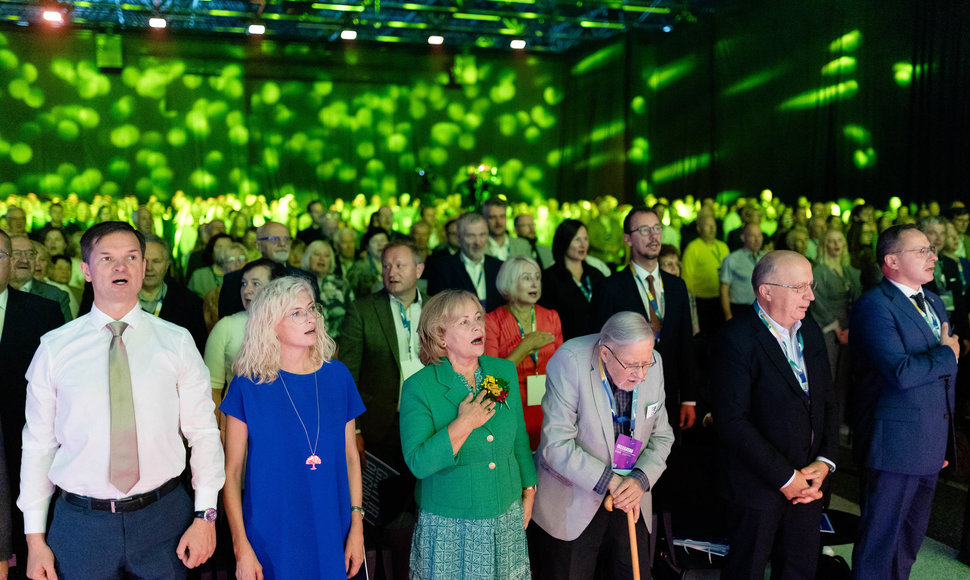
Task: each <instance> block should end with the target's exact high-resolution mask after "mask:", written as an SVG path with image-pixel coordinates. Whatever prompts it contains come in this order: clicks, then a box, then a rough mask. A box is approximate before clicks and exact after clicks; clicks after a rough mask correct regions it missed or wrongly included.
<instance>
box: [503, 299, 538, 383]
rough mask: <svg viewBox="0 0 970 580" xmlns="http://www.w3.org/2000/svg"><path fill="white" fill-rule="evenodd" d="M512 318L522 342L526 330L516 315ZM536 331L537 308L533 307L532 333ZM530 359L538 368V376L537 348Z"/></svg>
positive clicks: (531, 353)
mask: <svg viewBox="0 0 970 580" xmlns="http://www.w3.org/2000/svg"><path fill="white" fill-rule="evenodd" d="M511 313H512V311H511V310H509V314H511ZM512 318H513V319H514V320H515V325H516V326H518V327H519V336H520V337H521V338H522V340H525V329H524V328H522V325H521V324H519V319H518V318H515V315H514V314H512ZM535 331H536V307H535V306H533V307H532V332H535ZM529 358H531V359H532V364H534V365H535V366H536V374H539V349H538V348H537V349H535V350H534V351H532V352H530V353H529Z"/></svg>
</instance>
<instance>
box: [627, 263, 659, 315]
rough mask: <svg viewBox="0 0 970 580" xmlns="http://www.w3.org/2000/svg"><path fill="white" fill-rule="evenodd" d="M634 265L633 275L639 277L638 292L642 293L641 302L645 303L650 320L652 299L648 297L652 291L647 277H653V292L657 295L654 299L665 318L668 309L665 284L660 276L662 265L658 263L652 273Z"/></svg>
mask: <svg viewBox="0 0 970 580" xmlns="http://www.w3.org/2000/svg"><path fill="white" fill-rule="evenodd" d="M632 265H633V275H634V276H636V277H637V292H639V293H640V300H642V301H643V308H644V310H645V311H646V312H647V318H648V319H649V318H650V303H649V300H650V297H649V296H647V291H648V290H649V289H650V286H648V285H647V276H653V290H654V292H656V293H657V295H656V296H654V297H653V298H654V300H655V301H656V304H657V311H658V312H659V313H660V316H661V318H663V316H664V314H666V312H665V311H666V310H667V307H666V303H665V301H664V283H663V280H662V279H661V276H660V263H659V262H658V263H657V265H656V266H655V267H654V269H653V271H652V272H647V271H646V270H645V269H644V268H642V267H640V266H639V265H638V264H636V263H633V264H632Z"/></svg>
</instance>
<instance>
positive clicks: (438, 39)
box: [428, 35, 445, 44]
mask: <svg viewBox="0 0 970 580" xmlns="http://www.w3.org/2000/svg"><path fill="white" fill-rule="evenodd" d="M444 43H445V37H444V36H438V35H434V36H429V37H428V44H444Z"/></svg>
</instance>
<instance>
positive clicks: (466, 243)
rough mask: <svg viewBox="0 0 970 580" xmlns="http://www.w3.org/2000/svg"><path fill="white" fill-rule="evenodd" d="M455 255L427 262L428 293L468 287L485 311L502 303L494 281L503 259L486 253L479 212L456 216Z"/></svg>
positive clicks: (485, 231) (485, 233)
mask: <svg viewBox="0 0 970 580" xmlns="http://www.w3.org/2000/svg"><path fill="white" fill-rule="evenodd" d="M458 243H459V246H460V248H461V249H460V250H459V252H458V253H457V254H453V255H450V256H445V255H443V256H441V257H440V258H438V259H436V260H434V261H433V264H429V267H428V272H427V273H426V275H425V277H426V278H427V279H428V294H430V295H432V296H434V295H435V294H437V293H438V292H441V291H442V290H468V291H469V292H471V293H472V294H475V295H476V296H478V299H479V300H480V301H481V302H482V306H483V307H484V308H485V311H486V312H491V311H492V310H495V309H496V308H498V307H499V306H501V305H503V304H505V300H504V299H503V298H502V295H501V294H499V291H498V287H497V286H496V285H495V280H496V278H498V271H499V268H501V267H502V261H501V260H499V259H498V258H493V257H492V256H487V255H485V249H486V248H487V247H488V223H487V222H486V221H485V218H484V217H482V215H481V214H478V213H472V212H469V213H465V214H462V216H461V217H459V218H458Z"/></svg>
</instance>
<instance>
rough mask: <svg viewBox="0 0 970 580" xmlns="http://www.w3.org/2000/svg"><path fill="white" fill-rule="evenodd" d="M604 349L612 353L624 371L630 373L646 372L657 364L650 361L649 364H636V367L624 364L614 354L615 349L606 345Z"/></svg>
mask: <svg viewBox="0 0 970 580" xmlns="http://www.w3.org/2000/svg"><path fill="white" fill-rule="evenodd" d="M603 348H605V349H606V350H608V351H610V354H611V355H613V358H614V359H616V362H617V363H618V364H619V365H620V366H621V367H622V368H623V370H625V371H626V372H628V373H632V372H634V371H645V370H647V369H648V368H650V367H652V366H653V365H655V364H657V363H656V362H654V361H650V362H648V363H643V364H636V365H634V364H624V362H623V361H621V360H620V359H619V358H617V356H616V353H615V352H613V349H612V348H610V347H608V346H606V345H605V344H604V345H603Z"/></svg>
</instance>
